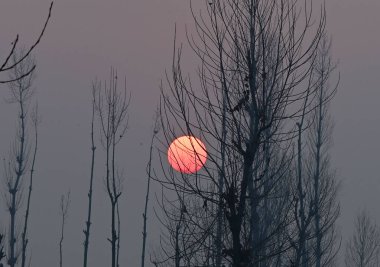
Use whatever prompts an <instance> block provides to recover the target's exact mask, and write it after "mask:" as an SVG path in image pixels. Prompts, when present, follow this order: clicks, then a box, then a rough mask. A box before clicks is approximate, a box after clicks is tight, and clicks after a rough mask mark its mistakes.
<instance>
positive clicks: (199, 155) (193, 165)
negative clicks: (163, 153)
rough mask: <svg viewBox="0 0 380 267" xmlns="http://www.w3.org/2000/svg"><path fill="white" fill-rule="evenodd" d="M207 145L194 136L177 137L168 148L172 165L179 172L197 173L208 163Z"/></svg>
mask: <svg viewBox="0 0 380 267" xmlns="http://www.w3.org/2000/svg"><path fill="white" fill-rule="evenodd" d="M206 159H207V151H206V147H205V145H204V144H203V143H202V142H201V141H200V140H199V139H198V138H195V137H193V136H186V135H185V136H181V137H178V138H177V139H175V140H174V141H173V142H172V143H171V144H170V146H169V149H168V161H169V164H170V166H172V168H173V169H175V170H176V171H178V172H182V173H195V172H197V171H199V170H200V169H201V168H202V167H203V165H204V164H205V163H206Z"/></svg>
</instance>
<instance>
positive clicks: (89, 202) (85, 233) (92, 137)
mask: <svg viewBox="0 0 380 267" xmlns="http://www.w3.org/2000/svg"><path fill="white" fill-rule="evenodd" d="M95 98H96V83H93V85H92V117H91V134H90V135H91V167H90V185H89V190H88V194H87V196H88V208H87V221H86V229H85V230H83V233H84V235H85V240H84V243H83V246H84V256H83V267H87V259H88V248H89V240H90V228H91V212H92V192H93V191H92V187H93V180H94V167H95V149H96V146H95V141H94V120H95Z"/></svg>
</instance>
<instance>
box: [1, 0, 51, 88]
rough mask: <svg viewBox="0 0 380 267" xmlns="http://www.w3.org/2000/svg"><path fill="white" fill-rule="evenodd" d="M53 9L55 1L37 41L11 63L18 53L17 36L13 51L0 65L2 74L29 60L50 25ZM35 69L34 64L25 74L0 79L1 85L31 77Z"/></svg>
mask: <svg viewBox="0 0 380 267" xmlns="http://www.w3.org/2000/svg"><path fill="white" fill-rule="evenodd" d="M52 8H53V1H52V2H51V4H50V7H49V12H48V16H47V18H46V20H45V23H44V26H43V27H42V30H41V33H40V35H39V36H38V38H37V40H36V41H35V42H34V43H33V44H32V45H31V46H30V48H29V49H28V50H26V51H25V53H24V54H23V55H22V57H19V58H17V61H13V62H11V63H10V60H11V59H12V57H14V55H15V53H16V50H17V44H18V41H19V35H18V34H17V35H16V38H15V39H14V40H13V42H12V43H11V49H10V51H9V53H8V54H7V56H6V57H5V59H4V61H3V63H2V64H1V65H0V74H2V73H7V72H8V71H11V70H12V69H14V68H16V67H17V65H19V64H21V63H22V62H23V61H25V60H27V58H28V57H29V56H30V54H31V53H32V52H33V50H34V49H35V48H36V46H37V45H38V44H39V42H40V41H41V39H42V36H43V35H44V33H45V30H46V27H47V24H48V22H49V20H50V17H51V10H52ZM35 68H36V65H34V64H33V65H30V66H29V68H28V69H24V72H23V73H19V75H18V76H13V77H11V78H9V79H0V84H2V83H3V84H4V83H9V82H15V81H17V80H18V79H22V78H24V77H26V76H28V75H30V74H31V73H32V72H33V71H34V69H35Z"/></svg>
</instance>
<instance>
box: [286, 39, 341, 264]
mask: <svg viewBox="0 0 380 267" xmlns="http://www.w3.org/2000/svg"><path fill="white" fill-rule="evenodd" d="M330 44H331V42H330V41H329V40H328V38H327V37H326V36H323V38H322V40H321V42H320V45H319V48H318V53H317V57H316V59H315V61H314V62H313V66H312V72H311V73H310V77H309V86H308V87H309V88H311V89H312V91H314V92H315V94H313V95H307V97H306V98H305V104H304V107H306V106H307V105H312V106H314V108H313V109H312V110H311V112H309V113H308V114H305V112H304V113H303V115H302V117H301V118H300V120H299V122H297V123H296V125H297V128H298V137H297V162H296V166H295V169H296V177H297V178H296V179H295V184H294V185H295V186H294V187H295V188H294V190H293V192H294V199H295V200H294V205H293V208H294V218H295V224H294V229H293V230H294V231H295V235H294V239H293V240H291V245H292V247H293V248H294V255H293V259H292V260H291V261H290V263H291V264H293V265H295V266H313V265H314V264H315V266H333V265H334V259H335V256H336V252H337V250H338V247H337V246H336V245H337V243H336V241H337V238H338V235H337V232H336V226H335V224H336V220H337V218H338V216H339V203H338V202H337V199H336V197H337V190H338V187H339V183H338V182H337V181H336V178H335V175H334V170H333V169H332V167H331V164H330V161H329V149H330V147H331V136H332V126H333V123H332V119H331V117H330V114H329V105H330V100H331V99H332V97H333V96H334V95H335V93H336V89H337V85H338V82H339V79H338V82H337V83H336V84H335V86H333V87H330V76H331V74H332V73H333V72H334V70H335V65H334V64H333V62H332V60H331V56H330ZM304 111H305V110H304ZM305 129H306V130H305ZM305 134H306V138H303V136H304V135H305ZM305 143H306V144H305Z"/></svg>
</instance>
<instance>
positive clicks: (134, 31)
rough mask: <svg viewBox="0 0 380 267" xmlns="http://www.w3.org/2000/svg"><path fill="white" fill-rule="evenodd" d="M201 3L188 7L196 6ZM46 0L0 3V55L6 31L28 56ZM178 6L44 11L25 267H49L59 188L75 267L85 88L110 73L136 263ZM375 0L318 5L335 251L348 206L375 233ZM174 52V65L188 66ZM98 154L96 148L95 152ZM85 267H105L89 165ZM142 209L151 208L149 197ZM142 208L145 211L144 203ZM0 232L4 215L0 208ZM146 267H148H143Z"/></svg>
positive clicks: (8, 114) (148, 2) (125, 245)
mask: <svg viewBox="0 0 380 267" xmlns="http://www.w3.org/2000/svg"><path fill="white" fill-rule="evenodd" d="M200 2H202V1H201V0H194V3H195V4H196V5H197V4H199V3H200ZM48 6H49V1H48V0H34V1H33V2H31V1H22V0H13V1H10V0H3V1H1V3H0V37H1V39H0V40H1V42H0V56H1V57H4V55H5V54H6V52H7V51H8V49H9V47H10V43H11V42H12V41H13V39H14V37H15V35H16V34H17V33H19V34H20V37H21V39H20V43H21V44H24V45H25V46H28V45H29V44H31V43H32V42H33V41H34V40H35V38H36V36H37V34H38V33H39V31H40V29H41V26H42V23H43V21H44V19H45V17H46V15H47V10H48ZM188 7H189V1H187V0H107V1H104V0H80V1H78V0H64V1H58V0H57V1H56V3H55V4H54V8H53V15H52V20H51V22H50V24H49V25H48V29H47V32H46V35H45V36H44V38H43V40H42V42H41V43H40V45H39V46H38V48H37V50H36V53H35V56H36V60H37V64H38V69H37V78H36V80H35V86H36V88H37V94H36V97H35V98H36V99H38V103H39V107H40V111H41V115H42V119H43V122H42V124H41V126H40V146H39V154H38V159H37V160H38V162H37V166H36V169H37V170H36V178H35V183H34V191H33V196H32V197H33V199H32V201H33V202H32V213H31V220H30V230H31V234H30V240H31V241H30V247H31V248H32V261H33V266H55V265H58V237H59V217H58V214H59V213H58V210H59V206H58V204H59V199H60V195H61V194H62V193H64V192H65V191H66V190H67V189H69V188H70V189H71V195H72V205H71V208H70V211H69V219H68V224H67V232H66V239H65V241H64V246H65V248H64V249H65V250H64V252H65V258H64V261H65V262H64V263H65V265H66V266H79V265H80V264H81V263H82V253H83V249H82V248H83V246H82V242H83V237H84V236H83V233H82V229H83V227H84V222H85V213H86V209H87V190H88V188H87V187H88V180H89V164H90V139H89V126H90V115H91V114H90V113H91V105H90V86H91V81H92V80H93V79H94V78H95V77H98V78H100V79H103V80H104V79H105V78H107V77H108V74H109V70H110V66H113V67H116V68H117V69H118V72H119V76H121V75H123V74H125V75H126V76H127V87H128V90H130V91H131V93H132V102H131V106H130V124H129V131H128V133H127V136H126V138H125V139H124V142H123V143H122V144H121V146H120V151H119V152H120V154H119V155H120V156H119V164H120V165H121V166H123V169H124V170H125V174H126V175H125V176H126V180H125V183H124V189H125V190H124V194H123V198H122V200H121V212H122V226H123V229H122V236H121V239H122V252H123V253H122V257H121V265H122V266H137V265H138V263H139V262H140V250H141V230H142V227H141V224H142V216H141V214H142V209H143V204H144V194H145V185H146V175H145V166H146V162H147V158H148V149H149V147H148V146H149V140H150V132H151V131H150V130H151V125H152V117H153V113H154V110H155V107H156V105H157V103H158V98H159V84H160V80H161V79H162V78H163V77H164V71H165V68H166V69H169V68H170V64H171V53H172V44H173V31H174V23H177V31H178V32H179V33H180V34H179V38H180V39H181V38H182V40H183V37H184V36H183V31H184V27H185V24H188V25H191V16H190V13H189V8H188ZM379 12H380V1H378V0H361V1H357V0H330V1H328V10H327V13H328V17H327V19H328V31H329V33H330V34H331V35H332V36H333V57H334V58H335V59H339V71H340V73H341V83H340V86H339V91H338V94H337V96H336V98H335V99H334V101H333V104H332V115H333V117H334V119H335V122H336V126H335V130H334V147H333V148H332V150H331V152H332V158H333V162H334V163H335V164H334V165H335V167H336V168H337V174H338V178H339V179H341V180H342V188H341V191H340V196H339V199H340V201H341V207H342V209H341V217H340V220H339V224H340V226H341V230H342V233H343V235H344V236H343V241H344V240H345V238H346V236H347V234H350V233H351V231H352V224H353V219H354V216H355V214H356V212H357V211H358V210H359V209H360V208H363V207H365V208H367V209H368V211H369V212H371V213H372V214H373V216H374V217H375V218H376V220H377V221H378V222H379V223H380V213H379V212H378V208H379V207H378V203H379V202H380V194H379V193H380V174H379V171H378V170H379V169H378V166H379V157H380V156H379V153H378V151H379V150H380V141H379V138H378V137H379V136H380V110H379V104H378V101H379V99H380V88H379V83H378V78H379V75H380V52H379V47H380V37H379V36H380V27H379V25H380V16H379ZM190 55H191V52H190V50H189V48H188V47H186V46H185V54H184V57H185V59H186V60H187V63H186V64H189V66H191V65H193V66H195V61H194V59H193V58H192V57H191V56H190ZM7 93H8V91H7V88H6V87H4V86H2V87H0V98H1V99H0V101H1V102H0V103H1V104H0V125H1V127H0V156H1V158H4V157H6V156H7V152H8V150H9V142H10V140H12V135H13V134H14V129H15V116H16V114H15V110H14V109H13V108H12V106H10V105H8V104H6V103H5V102H4V101H3V99H4V97H6V96H7ZM98 147H100V146H99V145H98ZM97 164H98V167H97V169H96V171H97V173H96V181H95V195H94V198H95V202H94V217H93V228H92V231H93V233H96V234H94V235H92V236H91V241H90V242H91V244H90V246H91V247H90V266H94V267H97V266H107V265H108V264H109V258H110V257H109V250H110V249H109V243H108V241H106V238H107V237H108V236H109V234H108V228H109V227H108V225H109V220H108V216H109V210H108V208H109V204H108V200H107V198H106V197H105V195H104V186H103V183H102V180H101V176H102V174H103V173H104V172H103V162H102V161H101V158H100V156H97ZM152 199H153V198H152ZM151 204H154V202H153V201H152V202H151ZM1 205H2V206H1V210H2V212H1V213H0V214H1V223H2V227H5V226H6V225H7V221H5V220H4V219H3V218H4V217H3V216H4V215H3V214H4V211H5V207H4V206H3V202H1ZM149 219H151V221H150V225H149V227H150V228H149V236H148V239H149V240H148V241H149V242H148V250H149V251H151V248H152V247H153V244H154V242H152V240H154V239H156V240H157V235H158V232H157V226H155V225H157V223H156V222H154V223H152V220H154V215H153V212H152V210H151V211H150V218H149ZM148 266H149V265H148Z"/></svg>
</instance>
